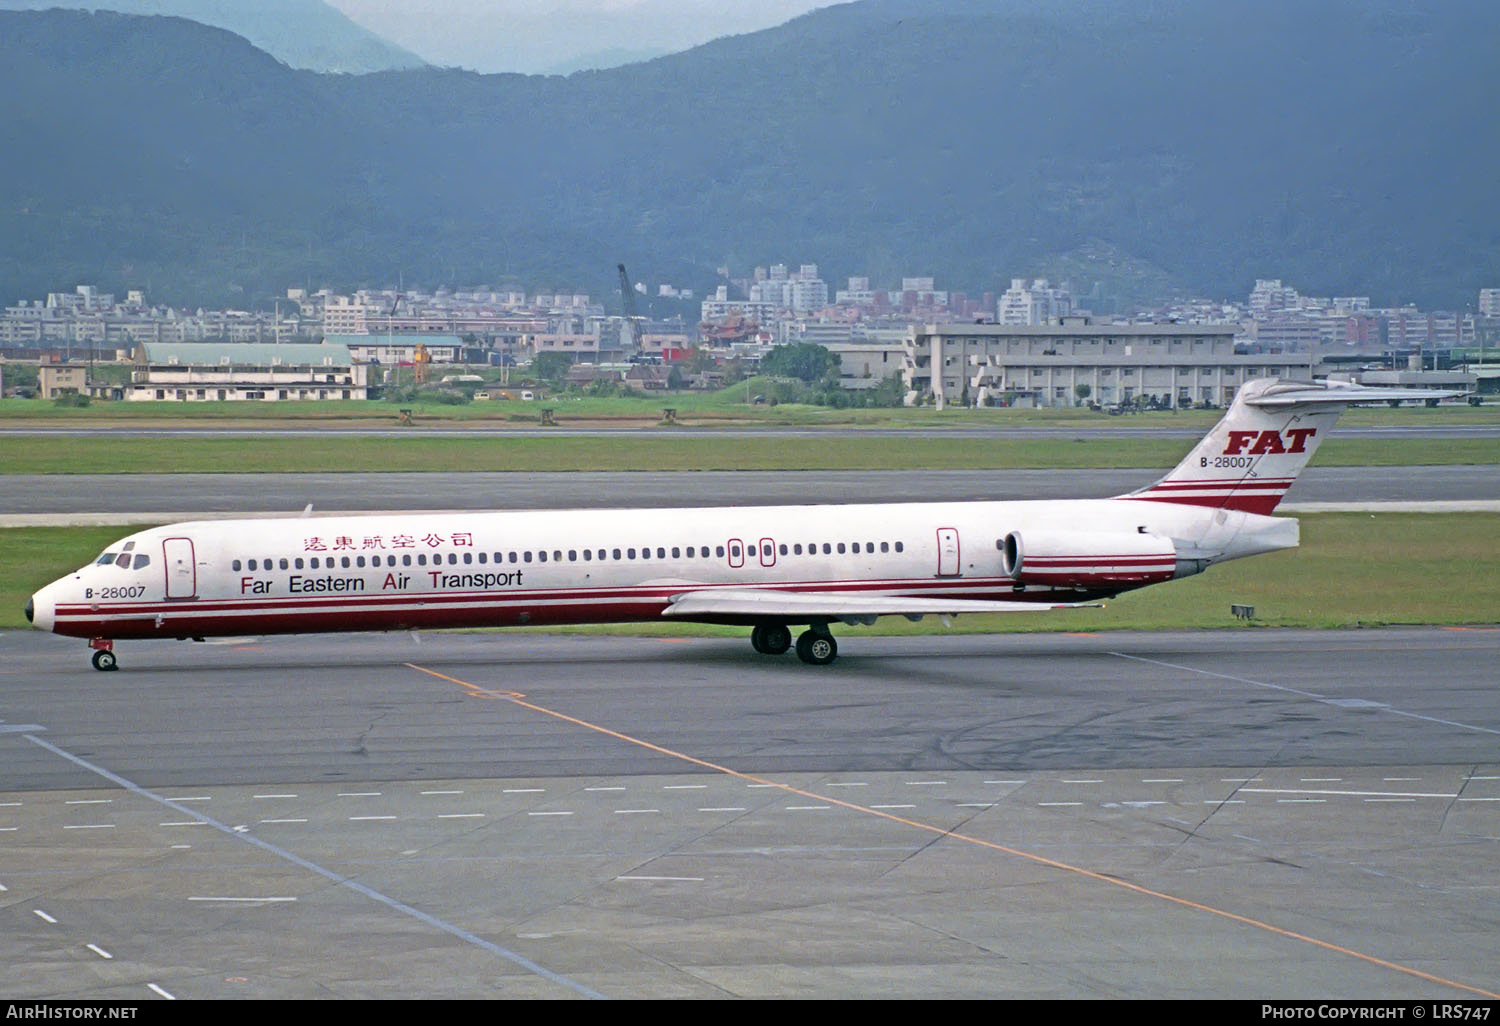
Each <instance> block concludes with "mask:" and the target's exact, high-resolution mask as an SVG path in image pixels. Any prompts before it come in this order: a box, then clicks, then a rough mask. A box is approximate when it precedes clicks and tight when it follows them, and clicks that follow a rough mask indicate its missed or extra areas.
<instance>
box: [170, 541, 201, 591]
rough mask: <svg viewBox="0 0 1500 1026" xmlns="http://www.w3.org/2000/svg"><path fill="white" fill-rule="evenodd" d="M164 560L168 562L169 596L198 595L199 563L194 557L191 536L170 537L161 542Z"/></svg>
mask: <svg viewBox="0 0 1500 1026" xmlns="http://www.w3.org/2000/svg"><path fill="white" fill-rule="evenodd" d="M161 550H162V561H163V562H164V563H165V564H166V573H167V598H169V599H190V598H197V597H198V564H197V562H196V561H195V560H194V558H193V541H192V539H191V538H168V539H167V540H166V541H164V542H162V543H161Z"/></svg>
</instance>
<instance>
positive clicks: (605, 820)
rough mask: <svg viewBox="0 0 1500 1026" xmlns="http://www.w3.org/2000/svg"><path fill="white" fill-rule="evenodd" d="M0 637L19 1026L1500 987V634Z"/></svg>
mask: <svg viewBox="0 0 1500 1026" xmlns="http://www.w3.org/2000/svg"><path fill="white" fill-rule="evenodd" d="M841 648H842V653H841V657H840V660H839V661H838V662H837V663H836V664H834V665H833V666H831V667H826V668H813V667H808V666H805V665H803V664H801V663H799V662H797V661H796V660H795V659H791V658H768V657H763V656H756V655H754V654H753V653H752V652H751V651H750V648H749V645H748V643H747V641H746V640H745V639H743V638H723V639H714V638H710V639H701V638H700V639H686V638H628V639H627V638H613V637H595V636H566V635H536V634H526V633H490V634H451V635H430V636H424V637H422V638H421V639H420V641H415V640H413V639H411V638H408V637H406V636H404V635H402V636H378V635H377V636H369V637H351V636H335V637H327V638H315V639H302V638H291V639H268V640H265V641H249V640H247V641H243V642H240V643H232V644H209V645H193V644H188V643H182V644H170V643H168V644H160V643H139V644H134V645H130V644H121V645H119V646H118V647H117V651H118V654H119V655H120V660H121V666H122V669H121V671H120V672H118V673H115V674H109V675H105V674H98V673H95V672H94V671H92V670H91V669H89V668H88V663H87V658H86V657H87V650H86V648H85V647H84V646H83V645H82V644H81V643H78V642H75V641H68V640H66V639H57V638H53V637H50V636H43V635H40V634H30V633H9V634H0V856H3V857H0V887H3V888H4V889H3V890H0V922H3V926H0V929H3V931H4V932H3V936H4V937H5V947H6V956H5V959H4V963H5V964H4V968H0V978H3V980H4V987H3V988H0V989H3V990H4V992H5V996H7V997H10V998H23V999H24V998H33V997H43V996H46V997H69V998H73V997H80V998H81V997H90V998H110V999H119V1000H129V1001H137V1000H149V999H153V998H160V997H162V996H164V995H170V996H173V997H182V998H188V997H198V998H221V997H293V998H297V997H318V996H332V997H410V998H416V997H543V998H553V997H559V998H563V997H580V996H581V997H590V996H604V997H619V998H631V997H637V998H639V997H730V996H737V997H818V998H840V997H1041V998H1050V997H1093V998H1105V997H1167V998H1172V997H1198V998H1204V997H1209V998H1219V997H1230V998H1255V999H1275V998H1282V999H1293V998H1295V999H1314V998H1340V997H1343V998H1364V999H1370V998H1391V999H1415V998H1431V999H1434V1000H1444V1001H1448V1000H1471V999H1479V998H1482V997H1484V996H1485V995H1488V999H1490V1000H1493V999H1494V997H1495V992H1496V991H1497V990H1500V969H1497V965H1496V962H1495V959H1494V957H1493V954H1494V950H1495V937H1496V935H1497V926H1500V908H1497V906H1496V904H1495V902H1494V880H1493V866H1494V864H1495V856H1496V845H1497V844H1500V696H1497V689H1496V688H1495V686H1494V680H1495V673H1494V667H1495V665H1496V657H1497V655H1500V630H1497V629H1465V630H1453V629H1427V628H1408V629H1397V630H1364V631H1346V632H1345V631H1341V632H1303V631H1268V630H1257V629H1252V628H1246V629H1243V630H1235V631H1221V632H1197V633H1165V634H1124V633H1121V634H1101V635H1097V636H1094V635H1074V636H1061V635H1005V636H931V637H917V638H870V637H862V636H859V635H858V634H857V633H856V632H846V634H845V637H844V641H843V644H842V646H841Z"/></svg>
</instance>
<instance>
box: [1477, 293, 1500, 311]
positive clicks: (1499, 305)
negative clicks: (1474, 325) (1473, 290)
mask: <svg viewBox="0 0 1500 1026" xmlns="http://www.w3.org/2000/svg"><path fill="white" fill-rule="evenodd" d="M1479 316H1481V317H1500V289H1480V290H1479Z"/></svg>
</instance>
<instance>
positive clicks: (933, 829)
mask: <svg viewBox="0 0 1500 1026" xmlns="http://www.w3.org/2000/svg"><path fill="white" fill-rule="evenodd" d="M405 665H406V666H407V667H409V668H410V669H413V670H416V671H417V672H418V673H425V674H427V675H428V676H431V677H437V678H438V679H440V680H446V681H450V682H451V683H454V684H457V685H458V686H459V687H461V688H463V689H464V690H465V691H467V692H468V693H469V694H471V695H474V696H475V697H477V698H502V699H505V700H506V701H508V702H511V703H513V704H515V705H518V706H520V707H521V708H523V709H530V710H531V711H533V712H538V713H541V714H542V715H544V716H551V717H552V718H554V719H558V720H562V721H563V722H565V723H572V724H574V725H575V726H579V727H583V728H584V729H586V730H592V731H594V732H595V733H599V734H604V735H605V736H607V737H613V738H617V739H619V740H621V741H624V742H626V743H627V744H632V745H636V746H638V747H640V748H645V749H647V750H648V751H652V752H657V753H659V754H661V755H665V756H668V757H670V758H673V759H679V760H681V761H683V762H687V763H691V764H693V765H694V766H702V767H703V768H704V769H710V770H713V771H714V772H715V773H723V774H725V775H726V776H730V777H734V778H735V779H737V780H744V781H748V782H750V783H753V784H762V785H765V786H769V787H776V788H780V789H781V790H783V791H785V792H786V793H788V794H794V795H797V796H799V797H802V798H811V799H814V800H816V801H819V802H827V803H828V804H830V805H837V806H839V807H840V808H845V809H849V810H851V811H853V812H860V813H864V814H865V815H867V816H877V817H879V818H880V819H884V820H889V821H890V822H892V823H900V824H901V825H902V826H908V827H912V828H913V829H916V830H923V831H926V832H927V833H931V834H938V835H940V836H943V837H950V838H952V839H953V840H955V841H963V842H964V843H966V844H973V845H977V846H979V847H981V848H988V849H990V850H991V851H998V852H1003V853H1005V854H1006V855H1011V856H1014V857H1016V858H1019V859H1025V860H1026V861H1028V862H1033V863H1035V864H1037V865H1042V866H1048V867H1050V868H1052V869H1058V870H1062V871H1063V872H1066V873H1073V874H1075V875H1078V876H1082V877H1085V878H1087V879H1089V880H1094V881H1096V882H1098V883H1104V884H1109V885H1110V886H1112V887H1119V888H1123V889H1124V890H1127V891H1131V892H1133V893H1135V894H1140V895H1144V896H1146V897H1150V898H1156V899H1158V900H1160V901H1165V902H1168V903H1170V904H1173V905H1176V906H1178V907H1180V908H1190V909H1193V910H1195V911H1198V912H1204V913H1207V914H1208V915H1212V916H1218V917H1219V918H1221V919H1228V920H1230V921H1231V922H1235V923H1240V924H1241V925H1244V926H1251V927H1254V928H1255V929H1257V930H1264V931H1266V932H1267V933H1272V934H1275V935H1276V936H1278V937H1286V938H1289V939H1291V940H1297V941H1302V942H1303V943H1305V944H1311V945H1313V946H1314V947H1318V948H1322V949H1323V950H1324V951H1333V952H1337V953H1338V954H1341V955H1347V956H1349V957H1350V958H1355V959H1358V960H1360V961H1362V962H1367V963H1369V964H1370V965H1376V966H1380V967H1381V968H1383V969H1390V970H1392V971H1394V972H1398V973H1405V974H1406V975H1407V976H1414V977H1416V978H1417V979H1419V980H1427V981H1428V982H1431V983H1437V984H1441V985H1443V986H1445V987H1453V988H1455V989H1457V990H1463V991H1467V992H1469V993H1470V994H1478V995H1479V996H1481V997H1486V998H1491V999H1495V1000H1500V993H1493V992H1491V991H1487V990H1484V989H1482V988H1479V987H1474V986H1470V985H1468V984H1466V983H1458V982H1457V981H1455V980H1449V979H1445V978H1443V977H1441V976H1435V975H1433V974H1432V973H1424V972H1422V970H1420V969H1413V968H1411V967H1410V966H1405V965H1401V964H1400V963H1397V962H1390V961H1387V960H1386V959H1383V958H1377V957H1376V956H1374V955H1366V954H1364V953H1363V952H1359V951H1355V950H1354V949H1352V948H1346V947H1343V946H1341V945H1338V944H1334V943H1332V942H1331V941H1324V940H1319V939H1318V938H1316V937H1309V936H1308V935H1307V934H1304V933H1297V932H1296V931H1295V930H1287V929H1283V928H1282V927H1280V926H1273V925H1271V924H1270V923H1266V922H1262V921H1261V920H1259V919H1252V918H1250V917H1249V916H1243V915H1240V914H1239V913H1237V912H1229V911H1226V910H1224V909H1221V908H1215V907H1214V906H1212V905H1205V904H1203V903H1202V902H1198V901H1193V900H1191V899H1188V898H1179V897H1177V896H1176V895H1172V894H1167V893H1166V892H1164V891H1157V890H1153V889H1151V888H1150V887H1142V886H1141V885H1140V884H1133V883H1130V882H1128V881H1126V880H1121V879H1119V878H1118V877H1113V876H1106V875H1105V874H1103V873H1096V872H1094V871H1093V870H1091V869H1084V868H1082V867H1081V866H1074V865H1071V864H1070V863H1067V862H1059V861H1057V860H1056V859H1049V858H1047V857H1046V856H1045V855H1037V854H1035V853H1033V852H1027V851H1021V850H1020V849H1019V848H1009V847H1006V846H1005V845H1003V844H997V843H995V842H994V841H986V840H984V839H983V838H980V837H971V836H970V835H968V834H960V833H957V832H955V831H952V830H948V829H945V828H943V827H940V826H934V825H932V824H931V823H923V822H920V821H919V820H915V819H907V818H906V817H905V816H895V815H892V814H891V813H889V812H885V811H883V810H880V809H871V808H867V807H866V806H863V805H857V804H855V803H854V802H847V801H844V800H842V799H839V798H831V797H829V796H828V795H822V794H818V793H816V792H814V791H804V790H802V789H801V788H799V787H793V786H792V785H790V784H783V783H781V782H780V781H777V780H767V779H765V778H764V777H757V776H754V775H753V774H749V773H741V772H740V771H739V770H735V769H730V768H729V767H727V766H720V765H718V764H717V763H713V762H709V761H707V760H706V759H699V758H697V757H696V756H692V755H687V754H685V753H683V752H678V751H673V750H672V749H670V748H663V747H662V746H661V745H657V744H653V743H651V742H650V741H644V740H642V739H640V738H637V737H631V736H630V735H629V734H622V733H620V732H619V731H617V730H610V729H609V728H608V727H601V726H600V725H599V724H597V723H590V722H589V721H588V720H581V719H579V718H578V717H576V716H569V715H568V714H567V713H560V712H557V711H556V710H554V709H548V708H546V707H545V706H540V705H537V704H535V703H534V702H527V701H524V698H525V696H524V695H522V694H520V693H519V692H516V691H492V690H489V689H486V688H483V687H480V686H479V685H478V684H471V683H469V682H468V681H464V680H459V679H458V678H457V677H450V676H448V675H447V674H445V673H439V672H438V671H436V670H429V669H427V668H426V667H425V666H418V665H417V664H416V663H407V664H405Z"/></svg>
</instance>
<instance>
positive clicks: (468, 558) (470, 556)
mask: <svg viewBox="0 0 1500 1026" xmlns="http://www.w3.org/2000/svg"><path fill="white" fill-rule="evenodd" d="M464 562H465V563H472V562H474V553H472V552H465V553H464Z"/></svg>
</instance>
